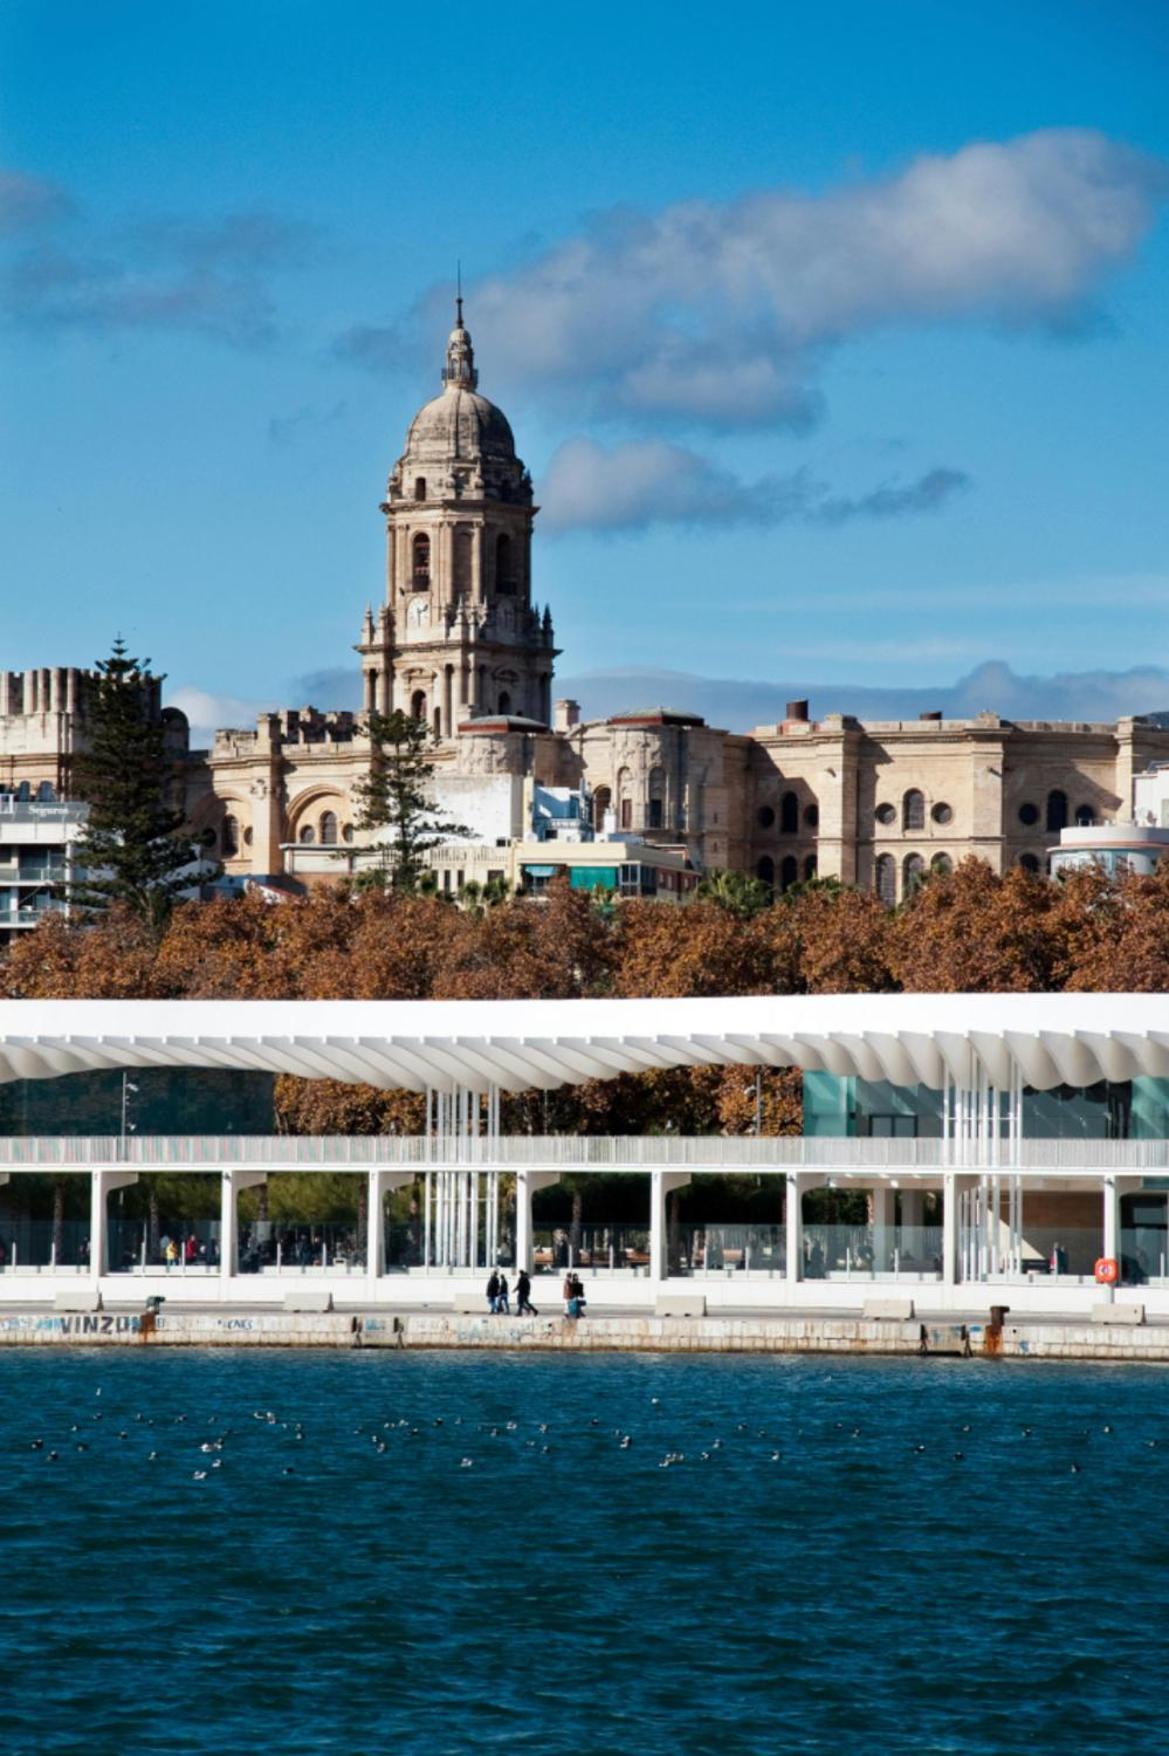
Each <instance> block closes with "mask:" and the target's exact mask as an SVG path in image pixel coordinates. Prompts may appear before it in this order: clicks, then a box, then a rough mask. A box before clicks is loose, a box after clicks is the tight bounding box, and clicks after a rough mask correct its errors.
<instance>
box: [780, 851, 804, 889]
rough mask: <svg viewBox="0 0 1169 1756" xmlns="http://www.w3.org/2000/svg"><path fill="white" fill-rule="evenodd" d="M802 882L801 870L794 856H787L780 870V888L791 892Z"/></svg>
mask: <svg viewBox="0 0 1169 1756" xmlns="http://www.w3.org/2000/svg"><path fill="white" fill-rule="evenodd" d="M799 881H800V868H799V864H798V862H797V860H796V856H795V855H794V854H785V855H784V857H783V861H782V864H781V865H780V868H779V888H780V889H781V890H790V889H791V887H792V885H793V884H798V883H799Z"/></svg>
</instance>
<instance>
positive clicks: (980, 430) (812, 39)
mask: <svg viewBox="0 0 1169 1756" xmlns="http://www.w3.org/2000/svg"><path fill="white" fill-rule="evenodd" d="M630 13H632V15H633V16H632V18H631V17H630V16H629V15H630ZM0 69H2V72H0V80H2V85H3V90H2V98H3V102H2V104H0V116H2V121H0V160H2V161H3V164H4V165H5V167H6V171H7V174H6V178H5V180H4V181H3V182H0V218H2V219H3V223H4V231H5V234H6V235H5V237H4V239H3V243H2V245H0V248H2V252H3V254H2V257H0V275H2V277H3V293H4V319H3V324H2V327H0V392H2V397H0V400H2V405H3V412H2V415H0V421H2V426H0V447H2V463H3V481H2V498H0V517H2V520H3V539H2V540H3V554H4V558H5V577H6V579H7V580H8V582H9V584H8V591H7V595H6V607H7V612H8V613H7V616H6V623H5V638H4V642H3V650H2V652H0V662H2V663H3V664H4V665H6V666H11V667H13V668H20V667H23V666H24V665H27V664H55V663H64V662H70V663H72V662H89V661H91V660H92V659H93V658H94V657H96V656H97V655H99V654H100V653H102V652H103V651H104V650H105V649H106V648H107V647H108V643H109V639H110V637H111V635H112V634H113V632H114V631H115V630H118V629H121V630H123V631H125V633H126V634H127V636H128V638H129V639H130V640H131V642H132V643H133V645H134V646H135V647H136V648H137V649H139V650H141V651H144V652H149V653H150V654H152V655H153V657H154V659H155V660H156V662H157V663H158V664H159V665H160V666H162V667H163V668H165V670H166V671H167V672H168V674H169V677H170V680H171V687H172V689H185V690H189V691H190V690H197V691H201V692H203V693H205V694H206V695H209V696H212V697H215V698H216V699H215V701H214V702H213V703H211V704H201V705H200V706H197V708H196V717H199V712H200V711H202V712H203V713H204V714H207V715H210V716H211V717H227V718H234V719H237V720H238V719H241V718H243V717H245V716H246V713H247V712H250V711H251V710H252V709H253V708H254V705H255V703H256V702H258V701H269V702H273V703H275V702H294V701H299V700H302V699H304V696H305V694H306V691H307V689H308V683H307V681H306V679H309V678H311V679H312V683H313V687H312V693H313V694H314V695H315V696H316V697H317V699H318V704H319V705H323V706H328V705H335V704H339V703H340V702H341V700H342V698H343V694H344V678H346V677H347V676H349V675H350V674H352V666H351V654H350V646H351V643H352V641H353V639H354V638H355V637H356V634H357V628H358V622H359V618H360V614H361V610H362V608H363V606H364V604H365V603H366V601H367V600H373V601H375V602H376V601H377V600H378V598H379V595H380V593H381V591H382V589H383V587H382V573H381V568H382V533H381V524H380V519H379V515H378V512H377V503H378V501H379V499H380V498H381V495H382V492H383V488H384V482H385V477H386V475H387V473H388V471H389V469H390V467H391V466H392V464H393V462H394V460H395V458H396V456H397V454H398V452H399V450H400V447H401V442H402V438H403V435H404V432H405V428H406V425H407V422H408V420H409V418H410V416H411V414H412V413H413V411H414V409H415V407H416V406H417V405H418V404H419V403H420V402H421V401H422V400H423V399H424V398H425V397H427V396H428V395H430V394H432V393H433V391H434V389H435V388H436V387H437V373H438V368H439V364H440V361H441V353H442V345H443V340H444V337H445V329H446V326H447V322H448V304H447V299H448V295H449V291H450V281H451V279H452V275H453V267H454V262H455V260H456V258H458V257H460V256H461V258H462V261H463V264H464V278H465V281H466V284H467V291H468V320H469V323H470V327H471V329H472V333H473V334H474V336H475V340H476V344H477V348H478V353H479V364H480V369H481V387H482V388H483V390H484V391H485V392H486V393H487V394H488V395H491V396H493V397H494V398H495V399H496V400H498V401H499V402H501V403H502V405H503V406H504V407H505V408H506V409H507V411H508V413H509V415H510V416H511V418H512V422H513V426H514V427H515V429H516V433H517V438H518V441H519V448H520V451H521V454H522V455H523V456H524V458H525V459H526V461H527V462H528V463H529V465H530V467H531V468H532V470H533V474H534V475H535V477H536V480H537V487H538V491H539V496H540V498H541V501H542V503H543V505H544V507H545V512H544V514H543V516H542V519H541V526H542V527H543V535H542V537H541V539H540V541H539V544H538V560H537V568H538V572H537V585H536V595H537V596H538V597H539V598H540V599H541V601H543V600H544V599H548V600H550V601H551V603H552V606H553V611H554V614H555V617H556V624H557V633H558V636H559V639H560V642H561V644H562V645H563V647H564V648H565V651H564V656H563V658H562V659H561V661H560V670H561V674H562V676H563V677H565V678H572V679H581V678H589V677H591V676H592V677H595V678H596V682H595V684H594V683H589V682H587V681H586V682H583V683H581V685H580V687H581V688H582V691H583V693H584V696H585V706H586V709H587V708H588V707H589V705H590V690H593V689H595V692H596V702H597V703H598V704H601V703H602V701H603V702H604V703H605V704H608V703H609V701H610V697H611V696H612V692H613V690H614V689H616V690H617V691H618V694H619V693H620V690H621V688H622V687H623V686H624V685H623V683H622V682H621V681H620V680H618V681H617V682H614V681H613V679H612V673H614V672H618V673H626V672H641V673H655V672H669V673H692V674H696V675H702V676H705V677H716V678H724V679H726V678H749V679H753V680H756V681H759V682H765V683H766V682H770V683H774V684H775V685H776V686H777V688H779V687H784V686H791V687H795V686H797V685H804V686H822V687H823V688H824V689H825V690H826V691H827V693H826V694H825V695H823V696H821V694H820V690H819V688H818V689H817V706H818V707H820V708H821V709H823V708H827V707H829V706H831V705H847V703H848V691H849V689H852V690H854V691H855V690H858V689H860V688H861V687H865V688H870V689H872V688H877V689H880V688H888V689H894V688H897V687H900V686H907V685H914V686H917V687H920V686H935V685H936V686H937V688H938V689H942V688H943V687H945V686H949V685H953V684H954V683H955V682H956V681H957V680H958V679H960V678H962V677H964V676H966V675H967V674H969V673H970V672H972V671H976V670H977V669H978V667H980V666H982V665H985V664H987V663H988V662H990V661H995V662H996V663H1001V664H1005V665H1006V666H1009V667H1011V669H1012V670H1013V671H1014V672H1016V673H1022V674H1025V675H1027V676H1031V675H1035V676H1039V677H1048V676H1051V675H1053V674H1055V673H1080V672H1085V673H1086V672H1091V673H1094V674H1101V673H1103V674H1108V673H1114V672H1125V671H1127V670H1129V668H1130V667H1136V666H1140V667H1145V670H1146V675H1145V676H1144V677H1143V678H1142V679H1141V681H1140V686H1139V688H1138V687H1137V685H1136V684H1135V683H1134V684H1133V686H1132V688H1131V689H1130V690H1129V695H1131V705H1132V706H1133V707H1135V708H1138V709H1139V708H1142V707H1148V706H1151V705H1157V704H1161V705H1164V706H1166V707H1169V677H1167V678H1166V680H1165V684H1164V686H1163V687H1162V686H1161V682H1160V678H1159V672H1160V668H1161V666H1162V665H1163V664H1169V658H1167V657H1166V654H1167V652H1169V643H1167V641H1166V638H1165V636H1166V632H1167V622H1169V615H1167V611H1166V604H1167V602H1169V562H1167V560H1166V535H1167V525H1169V515H1167V512H1166V506H1167V504H1169V499H1167V495H1166V488H1167V486H1169V482H1167V479H1166V478H1167V473H1169V472H1167V469H1166V462H1165V459H1166V454H1167V447H1166V444H1165V432H1164V427H1165V407H1166V400H1167V398H1166V390H1167V388H1169V318H1167V315H1166V314H1167V312H1169V298H1167V296H1166V295H1167V290H1169V284H1167V283H1169V228H1167V226H1166V222H1165V217H1164V210H1165V204H1166V198H1167V196H1169V181H1167V171H1166V167H1167V165H1169V117H1167V115H1166V110H1167V106H1166V105H1165V103H1164V92H1165V89H1166V84H1167V80H1169V13H1166V11H1165V9H1164V8H1162V7H1160V6H1156V5H1151V4H1148V3H1147V0H1145V3H1139V4H1131V3H1125V0H1120V3H1113V4H1111V5H1109V6H1107V7H1106V6H1104V5H1102V4H1101V5H1097V4H1089V3H1086V0H1064V3H1063V4H1059V5H1056V4H1046V3H1045V0H1028V4H1027V5H1026V6H1019V5H1018V4H1017V3H1016V4H1009V5H1008V4H997V3H995V0H988V3H984V4H983V5H981V6H979V7H971V6H970V5H969V4H963V5H958V4H949V3H948V0H929V3H928V4H924V3H923V4H911V3H907V0H887V3H885V4H882V5H880V6H878V5H876V4H873V3H872V0H865V3H862V0H852V3H848V4H844V3H836V4H833V3H831V0H826V3H825V4H823V5H821V6H820V7H818V8H815V9H813V8H809V7H807V6H806V5H803V4H800V5H794V4H791V5H786V4H772V5H768V6H758V7H755V6H748V5H734V4H732V5H731V6H729V7H726V8H724V9H722V10H721V11H720V12H718V13H717V14H713V13H712V12H711V9H710V8H709V7H708V6H701V7H700V6H697V5H690V4H685V3H681V4H679V3H674V4H671V5H668V6H667V5H657V4H648V3H644V0H643V3H641V4H639V5H638V6H636V7H633V8H630V7H628V6H627V5H624V6H622V5H609V4H606V3H604V0H600V3H598V4H594V5H592V6H590V7H589V8H588V9H584V8H552V7H546V6H543V7H541V6H534V5H526V4H522V3H521V4H512V5H511V6H509V7H508V8H506V9H505V10H504V11H502V12H500V11H498V10H496V11H490V10H488V9H484V8H482V7H479V6H470V5H464V4H461V3H460V0H450V3H449V4H447V5H446V6H444V7H443V8H441V9H439V10H437V11H436V10H434V9H429V10H425V11H423V12H418V11H416V10H411V9H408V8H395V7H389V6H386V5H384V4H382V5H374V4H367V3H365V0H346V3H345V4H340V5H339V4H335V3H334V4H321V3H316V0H313V3H308V0H301V3H297V0H281V3H279V4H277V3H267V0H248V3H247V4H244V5H241V4H239V3H238V0H235V3H233V4H219V3H218V0H203V4H200V5H193V4H174V5H171V6H168V7H166V8H159V7H158V6H157V5H144V4H138V3H137V0H128V3H126V4H118V3H117V0H105V3H104V4H97V5H95V4H93V0H87V3H85V4H76V5H73V4H50V3H44V4H39V3H38V0H23V3H22V4H21V5H19V6H12V7H8V8H6V9H4V11H3V13H2V14H0ZM1149 667H1152V668H1153V673H1154V674H1153V675H1152V677H1151V678H1150V676H1149V675H1148V674H1147V673H1148V669H1149ZM606 679H608V680H607V681H606ZM655 681H656V679H655V678H654V677H653V676H645V677H639V678H638V680H637V682H636V685H635V684H634V682H633V681H632V680H630V682H629V684H628V687H629V689H631V690H632V689H634V688H635V687H636V689H637V691H638V692H641V693H644V691H645V689H648V688H651V687H652V686H653V685H654V683H655ZM833 685H837V686H839V693H838V698H837V700H836V701H832V700H830V699H829V698H828V697H829V696H830V695H831V693H832V691H831V688H830V687H829V686H833ZM671 687H672V693H673V695H674V696H675V697H678V696H679V695H682V694H684V693H685V685H684V683H683V682H681V681H675V682H674V683H673V684H672V685H671V683H670V682H669V680H663V681H662V683H661V688H662V690H666V689H668V688H671ZM1126 687H1127V685H1122V686H1120V687H1119V689H1118V690H1117V689H1115V688H1114V695H1115V699H1116V703H1117V706H1116V710H1117V711H1122V710H1123V708H1124V706H1125V705H1126V703H1127V701H1128V696H1126V693H1125V690H1126ZM1037 688H1038V686H1037ZM606 690H607V691H608V693H607V694H606ZM1150 691H1151V692H1152V693H1151V696H1150ZM1159 698H1163V700H1160V699H1159ZM183 699H184V700H188V701H194V700H196V698H195V697H192V696H186V697H184V698H183ZM1094 699H1095V697H1093V700H1094ZM236 704H238V705H236ZM720 708H722V717H726V718H732V717H733V712H732V710H733V699H731V700H729V701H728V705H727V706H726V707H722V703H720Z"/></svg>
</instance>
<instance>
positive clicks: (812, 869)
mask: <svg viewBox="0 0 1169 1756" xmlns="http://www.w3.org/2000/svg"><path fill="white" fill-rule="evenodd" d="M815 876H816V856H815V854H809V855H808V857H807V859H806V860H805V861H804V883H805V884H810V883H811V881H812V879H813V878H814V877H815Z"/></svg>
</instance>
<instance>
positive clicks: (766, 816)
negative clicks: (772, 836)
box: [759, 805, 775, 829]
mask: <svg viewBox="0 0 1169 1756" xmlns="http://www.w3.org/2000/svg"><path fill="white" fill-rule="evenodd" d="M759 827H760V829H774V828H775V812H774V810H773V809H772V807H771V806H770V805H760V807H759Z"/></svg>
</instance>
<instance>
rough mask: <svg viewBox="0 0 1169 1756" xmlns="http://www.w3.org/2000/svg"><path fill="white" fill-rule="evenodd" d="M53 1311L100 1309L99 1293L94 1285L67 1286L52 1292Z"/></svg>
mask: <svg viewBox="0 0 1169 1756" xmlns="http://www.w3.org/2000/svg"><path fill="white" fill-rule="evenodd" d="M53 1309H54V1311H100V1310H101V1294H100V1293H99V1292H98V1291H97V1289H96V1288H95V1287H77V1288H76V1289H74V1288H73V1287H68V1288H66V1289H65V1290H64V1291H58V1292H56V1293H54V1294H53Z"/></svg>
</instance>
